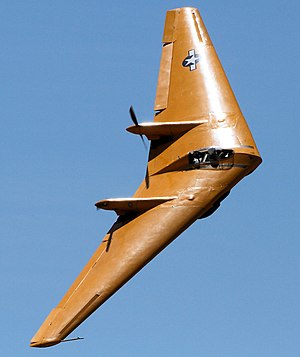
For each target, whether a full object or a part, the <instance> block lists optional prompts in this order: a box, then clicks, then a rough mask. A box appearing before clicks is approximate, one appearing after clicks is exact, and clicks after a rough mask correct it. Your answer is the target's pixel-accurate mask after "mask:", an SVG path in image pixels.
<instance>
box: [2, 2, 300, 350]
mask: <svg viewBox="0 0 300 357" xmlns="http://www.w3.org/2000/svg"><path fill="white" fill-rule="evenodd" d="M187 5H189V6H195V7H197V8H199V10H200V13H201V15H202V17H203V19H204V22H205V24H206V26H207V28H208V31H209V33H210V35H211V38H212V40H213V43H214V45H215V47H216V50H217V52H218V54H219V56H220V59H221V61H222V63H223V66H224V67H225V70H226V72H227V75H228V77H229V80H230V82H231V85H232V87H233V89H234V91H235V94H236V96H237V98H238V101H239V104H240V106H241V108H242V110H243V113H244V115H245V117H246V119H247V121H248V123H249V126H250V128H251V130H252V132H253V135H254V137H255V139H256V143H257V145H258V147H259V149H260V152H261V154H262V157H263V159H264V162H263V164H262V165H261V166H260V167H259V169H258V170H257V171H256V172H255V173H254V174H253V175H251V176H249V177H247V178H246V179H245V180H244V181H243V182H242V183H240V184H239V185H238V186H237V187H236V188H234V190H233V191H232V193H231V195H230V196H229V197H228V198H227V199H226V200H225V201H224V202H223V203H222V207H221V209H220V210H219V211H217V212H216V213H215V214H214V215H213V216H212V217H210V218H208V219H206V220H201V221H198V222H196V223H195V224H194V225H193V226H192V227H190V228H189V229H188V230H187V231H186V232H185V233H184V234H182V235H181V236H180V237H179V238H178V239H177V240H175V242H173V243H172V244H171V245H170V246H169V247H168V248H167V249H166V250H165V251H163V252H162V253H161V254H160V255H159V256H158V257H157V258H156V259H155V260H154V261H152V262H151V263H150V264H149V265H148V266H147V267H146V268H144V269H143V271H141V272H140V273H139V274H138V275H137V276H136V277H135V278H133V279H132V280H131V281H130V282H129V283H128V284H127V285H126V286H125V287H123V288H122V289H121V290H120V291H119V292H118V293H117V294H116V295H115V296H113V297H112V298H111V299H110V300H109V301H108V302H107V303H105V304H104V305H103V306H102V307H101V308H100V309H99V310H98V311H97V312H96V313H95V314H93V315H92V316H91V317H90V318H89V319H88V320H87V321H85V322H84V323H83V324H82V325H81V326H80V327H79V328H78V329H77V330H76V331H75V332H74V333H73V334H72V335H71V336H74V337H76V336H82V337H85V339H84V340H83V341H78V342H69V343H64V344H60V345H57V346H54V347H52V348H49V349H44V350H40V349H30V348H29V347H28V345H29V340H30V339H31V337H32V336H33V335H34V333H35V332H36V330H37V329H38V328H39V326H40V324H41V323H42V322H43V320H44V318H45V317H46V315H48V313H49V312H50V310H51V309H52V308H54V307H55V306H56V304H57V303H58V302H59V300H60V299H61V298H62V296H63V295H64V293H65V292H66V290H67V289H68V287H69V286H70V284H71V283H72V281H73V280H74V279H75V277H76V276H77V274H78V273H79V271H80V270H81V269H82V267H83V266H84V265H85V263H86V262H87V261H88V259H89V257H90V256H91V255H92V253H93V251H94V250H95V249H96V247H97V246H98V245H99V243H100V241H101V240H102V237H103V235H104V234H105V232H106V231H107V229H108V228H109V227H110V225H111V224H112V222H113V221H114V219H115V214H114V213H112V212H97V211H96V210H95V208H94V202H96V201H98V200H99V199H102V198H108V197H126V196H131V195H132V194H133V193H134V191H135V189H136V188H137V186H138V184H139V183H140V181H141V180H142V179H143V176H144V173H145V164H146V159H147V153H146V152H145V150H144V148H143V145H142V143H141V142H140V139H139V138H138V137H136V136H133V135H130V134H129V133H127V132H125V130H124V129H125V127H127V126H128V125H130V124H131V122H130V119H129V115H128V108H129V106H130V105H131V104H133V105H134V107H135V109H136V113H137V114H138V116H139V118H140V120H141V121H149V120H152V117H153V103H154V97H155V89H156V81H157V74H158V68H159V61H160V55H161V37H162V31H163V26H164V19H165V12H166V10H168V9H172V8H175V7H181V6H187ZM299 13H300V2H299V1H298V0H290V1H279V0H275V1H274V0H273V1H271V0H263V1H261V0H259V1H258V0H251V1H248V0H246V1H240V0H227V1H221V0H209V1H201V2H200V1H189V2H187V3H184V2H179V1H172V0H171V1H162V0H153V1H133V0H128V1H121V0H111V1H109V2H108V1H101V0H100V1H99V0H98V1H96V0H90V1H89V0H88V1H83V0H82V1H78V0H72V1H71V0H68V1H67V0H65V1H61V0H60V1H58V0H51V1H50V0H44V1H40V0H27V1H14V0H9V1H8V0H4V1H1V2H0V36H1V40H0V43H1V53H0V80H1V86H0V91H1V97H0V98H1V105H0V118H1V134H0V135H1V140H0V149H1V150H0V162H1V171H0V172H1V176H0V177H1V208H0V210H1V215H0V218H1V231H0V234H1V259H0V264H1V265H0V267H1V270H0V274H1V276H0V277H1V295H0V306H1V317H0V331H1V337H2V342H1V347H0V351H1V356H13V357H15V356H17V357H20V356H72V357H75V356H113V357H115V356H116V357H124V356H130V357H137V356H172V357H173V356H205V357H220V356H221V357H223V356H224V357H227V356H228V357H232V356H243V357H253V356H255V357H257V356H259V357H260V356H262V357H264V356H272V357H277V356H284V357H291V356H293V357H294V356H295V357H299V356H300V338H299V336H300V284H299V283H300V281H299V280H300V259H299V256H300V234H299V219H300V217H299V198H300V197H299V178H300V177H299V176H300V175H299V163H298V162H297V160H298V156H299V155H298V153H299V144H298V143H299V134H300V130H299V119H298V116H299V112H300V104H299V103H300V100H299V93H300V88H299V87H300V80H299V79H300V78H299V60H300V58H299V54H300V51H299V35H300V34H299Z"/></svg>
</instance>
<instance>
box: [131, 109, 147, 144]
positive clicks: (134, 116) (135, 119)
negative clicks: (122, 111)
mask: <svg viewBox="0 0 300 357" xmlns="http://www.w3.org/2000/svg"><path fill="white" fill-rule="evenodd" d="M129 114H130V118H131V120H132V121H133V124H134V125H135V126H139V122H138V120H137V117H136V115H135V112H134V110H133V106H132V105H131V106H130V108H129ZM140 137H141V139H142V142H143V144H144V147H145V149H146V150H147V145H146V143H145V139H144V137H143V135H142V134H140Z"/></svg>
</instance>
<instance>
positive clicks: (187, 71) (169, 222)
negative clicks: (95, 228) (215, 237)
mask: <svg viewBox="0 0 300 357" xmlns="http://www.w3.org/2000/svg"><path fill="white" fill-rule="evenodd" d="M155 111H156V115H155V117H154V123H144V124H138V123H135V125H134V126H132V127H131V129H130V130H129V131H130V132H132V133H134V134H138V135H146V136H147V137H148V138H149V139H151V146H150V152H149V159H148V168H147V175H146V178H145V180H144V181H143V182H142V183H141V185H140V187H139V188H138V189H137V191H136V193H135V194H134V195H133V197H130V198H127V199H106V200H101V201H99V202H97V203H96V206H97V208H99V209H112V210H114V211H116V213H117V214H118V215H119V216H118V219H117V221H116V222H115V223H114V224H113V226H112V227H111V229H110V230H109V231H108V233H107V235H106V236H105V237H104V239H103V241H102V243H101V244H100V246H99V247H98V249H97V250H96V252H95V253H94V255H93V256H92V258H91V259H90V261H89V262H88V264H87V265H86V266H85V267H84V269H83V270H82V272H81V273H80V275H79V276H78V277H77V279H76V280H75V282H74V283H73V285H72V286H71V287H70V289H69V290H68V292H67V293H66V295H65V296H64V297H63V299H62V300H61V302H60V303H59V304H58V306H57V307H56V308H54V310H52V312H51V313H50V314H49V316H48V317H47V319H46V320H45V321H44V323H43V324H42V326H41V327H40V329H39V330H38V332H37V333H36V334H35V336H34V337H33V338H32V340H31V346H33V347H47V346H51V345H54V344H57V343H59V342H61V341H63V340H64V339H65V338H66V336H68V335H69V334H70V333H71V332H72V331H73V330H74V329H75V328H76V327H77V326H78V325H79V324H80V323H81V322H82V321H84V320H85V319H86V318H87V317H88V316H89V315H90V314H91V313H92V312H94V311H95V310H96V309H97V308H98V307H99V306H100V305H102V304H103V303H104V302H105V301H106V300H107V299H108V298H109V297H110V296H111V295H113V294H114V293H115V292H116V291H117V290H118V289H119V288H120V287H121V286H122V285H124V284H125V283H126V282H127V281H128V280H129V279H130V278H131V277H133V276H134V275H135V274H136V273H137V272H138V271H139V270H140V269H142V268H143V267H144V266H145V265H146V264H147V263H148V262H149V261H150V260H151V259H153V258H154V257H155V256H156V255H157V254H158V253H159V252H160V251H161V250H163V249H164V248H165V247H166V246H167V245H168V244H169V243H170V242H172V241H173V240H174V239H175V238H176V237H177V236H178V235H179V234H180V233H182V232H183V231H184V230H185V229H186V228H187V227H189V226H190V225H191V224H192V223H193V222H194V221H195V220H197V219H199V218H204V217H207V216H208V215H209V214H211V213H213V212H214V211H215V210H216V209H217V208H218V207H219V205H220V202H221V201H222V200H223V199H224V198H225V197H226V196H227V195H228V193H229V191H230V190H231V188H232V187H233V186H234V185H235V184H237V183H238V182H239V181H240V180H241V179H242V178H243V177H245V176H246V175H248V174H249V173H251V172H252V171H253V170H254V169H255V168H256V167H257V166H258V165H259V164H260V162H261V158H260V155H259V152H258V150H257V148H256V145H255V143H254V140H253V138H252V135H251V133H250V130H249V128H248V126H247V124H246V121H245V119H244V117H243V115H242V113H241V111H240V108H239V106H238V104H237V101H236V99H235V97H234V94H233V92H232V90H231V87H230V85H229V82H228V80H227V78H226V75H225V73H224V70H223V68H222V66H221V64H220V62H219V59H218V57H217V54H216V52H215V49H214V47H213V45H212V43H211V40H210V38H209V36H208V33H207V30H206V28H205V26H204V24H203V21H202V19H201V17H200V15H199V12H198V11H197V10H196V9H194V8H181V9H175V10H171V11H168V12H167V17H166V23H165V29H164V35H163V49H162V58H161V65H160V72H159V78H158V86H157V93H156V101H155Z"/></svg>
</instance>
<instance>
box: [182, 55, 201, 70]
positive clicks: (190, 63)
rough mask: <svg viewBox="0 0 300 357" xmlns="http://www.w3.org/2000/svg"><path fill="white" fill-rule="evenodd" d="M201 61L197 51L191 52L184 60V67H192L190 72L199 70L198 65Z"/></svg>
mask: <svg viewBox="0 0 300 357" xmlns="http://www.w3.org/2000/svg"><path fill="white" fill-rule="evenodd" d="M199 61H200V59H199V55H198V54H196V53H195V50H189V51H188V56H187V57H186V58H185V59H184V60H183V62H182V65H183V66H184V67H190V71H194V70H195V69H197V66H196V64H197V63H198V62H199Z"/></svg>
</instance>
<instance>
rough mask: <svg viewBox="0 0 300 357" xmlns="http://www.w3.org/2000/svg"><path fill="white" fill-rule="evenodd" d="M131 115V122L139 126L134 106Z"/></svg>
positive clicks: (130, 111) (131, 108)
mask: <svg viewBox="0 0 300 357" xmlns="http://www.w3.org/2000/svg"><path fill="white" fill-rule="evenodd" d="M129 114H130V117H131V120H132V121H133V123H134V125H136V126H139V123H138V120H137V117H136V115H135V112H134V110H133V106H132V105H131V106H130V108H129Z"/></svg>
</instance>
